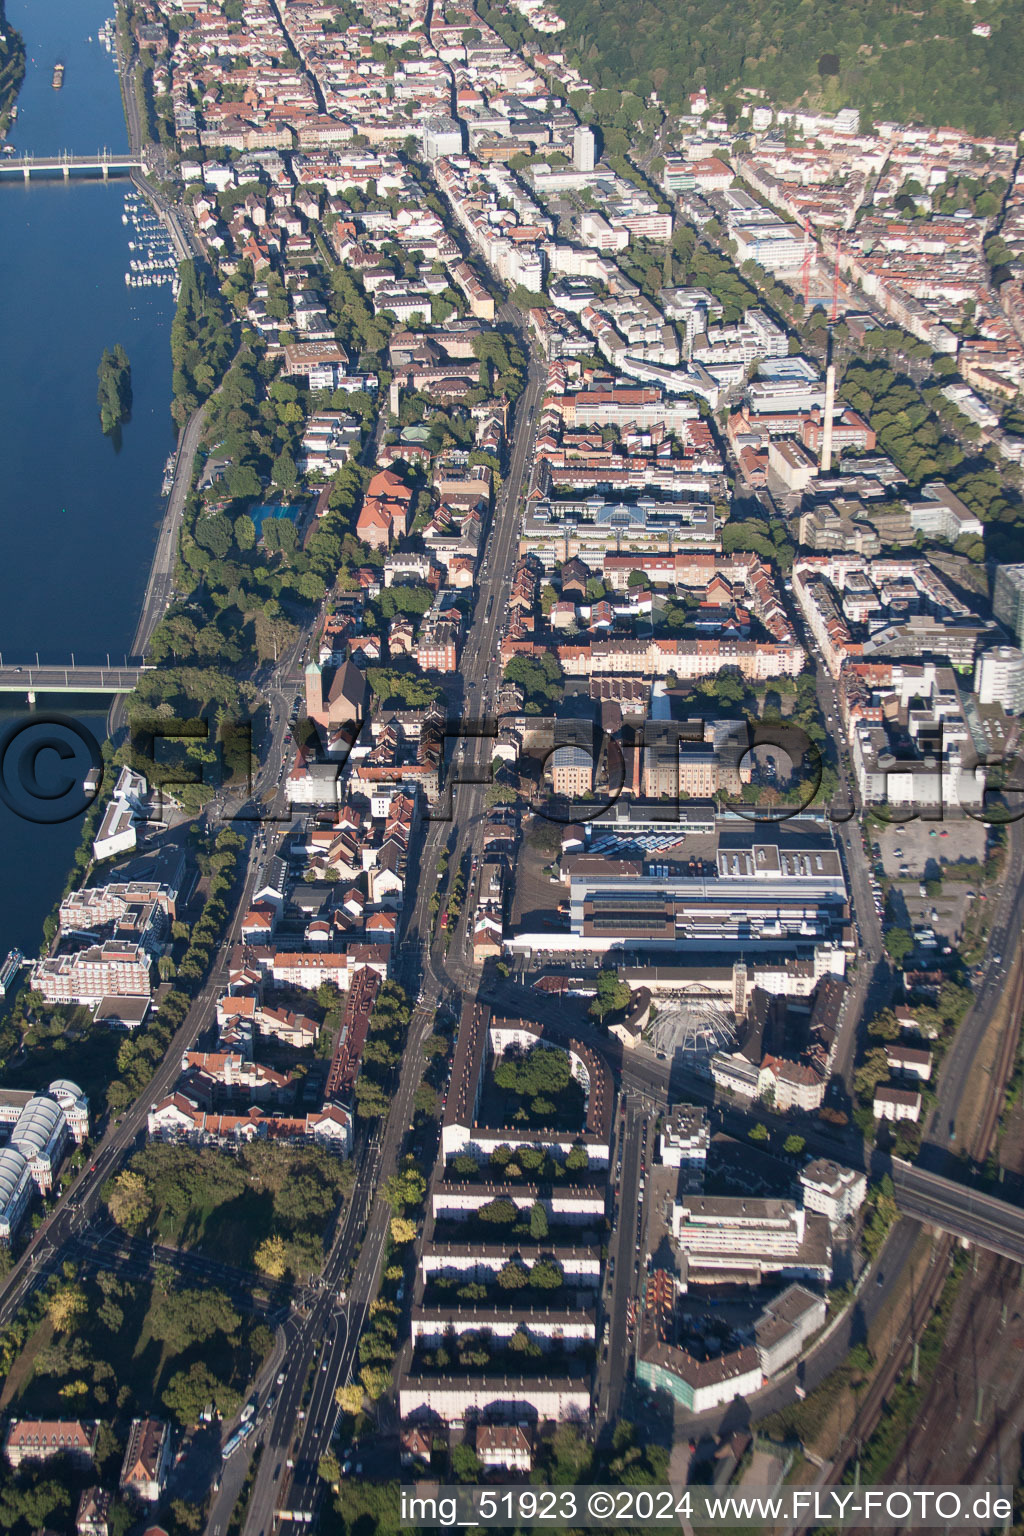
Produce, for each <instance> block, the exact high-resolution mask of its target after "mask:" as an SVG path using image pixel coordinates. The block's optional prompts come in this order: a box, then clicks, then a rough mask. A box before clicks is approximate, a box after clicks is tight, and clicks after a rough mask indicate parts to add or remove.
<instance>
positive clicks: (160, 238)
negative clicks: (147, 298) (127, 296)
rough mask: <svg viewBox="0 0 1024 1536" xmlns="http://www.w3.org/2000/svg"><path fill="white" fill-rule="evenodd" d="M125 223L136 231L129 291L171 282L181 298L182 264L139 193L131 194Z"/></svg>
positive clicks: (127, 280) (123, 218)
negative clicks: (179, 285) (179, 290)
mask: <svg viewBox="0 0 1024 1536" xmlns="http://www.w3.org/2000/svg"><path fill="white" fill-rule="evenodd" d="M121 223H122V224H127V225H128V227H129V228H130V229H131V231H132V238H131V239H130V240H129V241H128V249H129V251H131V252H132V255H131V257H130V258H129V261H128V271H127V272H126V273H125V275H124V280H125V283H126V284H127V286H128V287H129V288H154V287H159V286H160V285H161V284H162V283H169V284H170V288H171V293H172V295H173V297H174V298H177V296H178V262H177V259H176V257H175V254H174V247H173V245H172V244H171V237H170V235H169V234H168V233H167V229H166V227H165V226H164V224H163V222H162V221H161V220H160V219H159V218H158V216H157V215H156V214H155V213H154V212H153V209H152V208H151V206H150V204H149V203H148V202H147V201H146V199H145V198H144V197H142V195H141V194H140V193H138V192H134V191H133V192H127V193H126V194H125V199H124V212H123V213H122V215H121Z"/></svg>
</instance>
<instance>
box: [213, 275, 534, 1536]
mask: <svg viewBox="0 0 1024 1536" xmlns="http://www.w3.org/2000/svg"><path fill="white" fill-rule="evenodd" d="M500 314H501V319H502V321H503V322H504V323H505V324H506V325H508V326H510V327H514V328H516V329H518V327H519V326H520V325H521V319H520V317H519V315H518V313H517V312H516V311H515V310H514V309H513V308H512V306H510V305H503V306H501V311H500ZM545 378H546V369H545V367H544V366H543V364H542V363H540V362H539V361H538V360H535V359H534V360H531V363H530V367H529V372H528V377H527V381H526V387H525V389H524V392H523V395H522V396H521V397H520V399H519V401H518V402H517V403H516V406H515V414H514V419H513V428H512V434H511V441H510V447H509V455H508V464H507V466H506V477H505V480H504V482H503V484H502V488H501V490H500V492H499V494H498V497H497V501H496V505H495V510H494V515H493V517H492V519H491V525H490V529H489V532H488V537H487V541H486V543H485V546H484V550H483V555H482V563H481V568H480V580H479V582H478V590H477V599H476V606H475V610H474V616H473V623H472V626H471V628H470V630H469V633H468V635H467V639H466V645H465V648H464V651H463V654H462V658H461V662H460V668H459V675H458V679H457V680H455V682H454V686H453V695H452V696H450V698H449V703H448V707H449V712H450V715H451V717H452V718H453V720H462V719H464V720H466V721H468V722H477V721H479V720H481V719H482V718H483V717H484V716H485V714H486V708H487V703H488V694H489V693H490V692H491V690H493V688H494V686H495V685H496V683H497V682H498V680H499V678H500V673H501V661H500V652H499V646H500V637H501V631H502V626H503V621H504V617H505V612H506V609H505V604H504V602H503V601H502V599H503V596H507V593H508V589H509V586H510V583H511V578H512V570H513V567H514V564H515V559H516V554H517V545H518V535H519V502H520V493H521V490H522V488H523V483H524V479H525V477H526V473H527V469H528V467H529V465H530V463H531V462H532V448H533V441H534V437H535V434H536V417H537V411H538V408H539V405H540V401H541V398H542V393H543V386H544V381H545ZM456 690H458V692H456ZM451 745H452V746H453V747H454V746H455V742H454V741H452V743H451ZM491 756H492V754H491V750H490V741H489V739H488V738H486V737H479V738H476V739H470V740H469V741H468V742H467V749H466V754H465V757H466V767H465V770H464V771H465V772H466V773H467V777H468V778H470V779H471V780H472V782H459V780H458V776H457V774H454V773H453V775H452V777H453V779H454V780H455V783H454V789H453V797H452V804H451V819H450V820H445V819H442V817H443V814H444V813H443V812H442V815H441V816H436V817H435V818H434V819H432V820H431V821H430V822H429V824H428V825H427V828H426V835H425V837H424V839H423V844H422V848H421V851H420V858H419V867H418V872H417V879H416V881H415V887H414V888H415V893H416V894H415V899H414V901H413V904H412V906H411V908H410V909H408V910H407V914H406V918H405V936H404V940H403V944H402V946H401V949H400V954H399V963H398V966H397V970H398V974H399V979H400V980H401V981H402V982H403V984H404V985H405V986H406V988H407V990H409V991H410V992H415V991H416V988H417V984H419V988H420V996H419V998H418V1001H417V1006H416V1009H415V1011H414V1014H413V1017H412V1021H411V1023H410V1027H409V1036H408V1040H407V1043H406V1047H405V1051H404V1053H403V1059H402V1065H401V1071H400V1076H399V1082H398V1087H397V1090H396V1092H395V1096H394V1098H393V1100H392V1103H391V1107H390V1110H389V1113H388V1117H387V1120H386V1122H385V1127H384V1132H383V1136H382V1138H381V1141H380V1145H379V1147H378V1148H377V1149H376V1150H375V1151H374V1152H373V1153H372V1155H371V1157H370V1158H369V1159H368V1160H367V1161H366V1163H364V1164H363V1165H362V1166H361V1167H360V1172H359V1175H358V1181H357V1186H356V1191H354V1192H353V1196H352V1199H351V1201H350V1203H349V1207H348V1213H347V1216H346V1220H345V1223H344V1226H343V1228H342V1232H341V1235H340V1237H339V1240H338V1243H337V1246H336V1247H335V1249H333V1250H332V1252H331V1255H330V1257H329V1259H328V1262H327V1264H326V1266H325V1269H324V1276H323V1279H324V1289H323V1291H322V1294H321V1295H320V1297H319V1299H318V1301H317V1302H316V1304H315V1305H314V1306H313V1308H312V1309H311V1311H310V1314H309V1316H308V1318H307V1319H305V1320H304V1321H303V1323H302V1324H301V1326H300V1328H299V1329H298V1331H297V1335H296V1338H295V1342H294V1346H293V1347H292V1349H291V1350H290V1351H289V1366H288V1376H287V1380H286V1383H285V1385H284V1386H283V1388H282V1390H281V1392H280V1394H279V1397H278V1402H277V1404H276V1407H275V1411H274V1414H273V1417H272V1419H271V1420H270V1423H269V1425H268V1427H267V1429H266V1431H265V1432H264V1435H263V1436H262V1437H255V1436H254V1437H253V1438H254V1439H258V1438H262V1440H263V1441H264V1450H263V1454H262V1457H261V1461H260V1466H259V1470H258V1472H257V1474H256V1479H255V1482H254V1485H253V1490H252V1494H251V1497H250V1500H249V1508H248V1512H247V1516H246V1521H245V1526H244V1531H245V1533H246V1536H261V1533H263V1532H265V1531H266V1530H267V1529H269V1526H270V1523H271V1522H272V1520H273V1515H274V1511H275V1510H281V1509H288V1510H291V1511H296V1510H300V1511H306V1510H309V1509H311V1508H312V1507H313V1505H314V1503H315V1501H316V1499H317V1497H318V1494H319V1492H320V1486H321V1485H320V1483H319V1480H318V1472H317V1469H318V1466H319V1462H320V1458H321V1456H322V1455H323V1454H324V1452H325V1451H326V1450H327V1449H328V1448H329V1446H330V1443H331V1437H332V1434H333V1432H334V1428H335V1425H336V1423H337V1420H338V1416H339V1414H338V1409H337V1407H336V1404H335V1393H336V1391H337V1388H338V1387H339V1386H342V1385H344V1384H345V1383H346V1382H347V1381H348V1380H349V1379H350V1378H351V1376H352V1375H353V1373H354V1368H355V1365H356V1362H357V1354H356V1351H357V1346H358V1341H359V1335H360V1332H361V1330H362V1327H363V1323H364V1322H365V1319H366V1315H367V1312H368V1310H369V1306H370V1303H371V1302H372V1301H373V1299H374V1297H375V1296H376V1294H377V1289H378V1285H379V1280H380V1268H381V1260H382V1257H383V1253H384V1245H385V1240H386V1237H387V1233H388V1223H389V1220H390V1215H391V1212H390V1208H389V1207H388V1205H387V1202H386V1201H385V1199H384V1197H383V1195H382V1194H381V1193H380V1187H381V1185H382V1184H383V1183H384V1181H385V1180H386V1179H387V1178H388V1176H389V1175H390V1174H391V1173H392V1172H394V1170H395V1168H396V1167H397V1165H398V1161H399V1157H400V1154H401V1149H402V1145H403V1143H404V1140H405V1137H406V1135H407V1133H408V1129H409V1127H410V1125H411V1124H412V1119H413V1098H414V1095H415V1092H416V1089H417V1087H418V1086H419V1083H420V1081H421V1078H422V1073H423V1067H424V1056H423V1043H424V1041H425V1040H426V1037H427V1035H428V1034H430V1032H431V1031H432V1029H433V1025H434V1019H435V1015H436V1012H437V1008H438V1005H439V1003H440V1002H441V1000H442V998H443V997H444V996H446V995H448V994H450V993H451V992H452V991H453V989H454V990H463V989H469V990H473V989H475V976H474V975H473V974H472V973H467V970H466V968H465V966H464V965H462V964H459V963H458V962H457V961H456V962H455V963H452V961H451V960H449V961H446V960H445V957H444V955H443V948H444V943H445V939H444V936H443V935H441V936H438V938H437V939H436V940H435V942H434V943H433V944H431V942H430V928H431V922H432V914H431V910H430V899H431V897H432V895H433V894H434V891H435V889H436V878H435V872H436V869H437V864H438V860H439V858H440V856H441V854H442V852H445V851H447V852H448V854H449V867H450V868H451V870H452V871H455V870H457V869H458V868H459V867H460V864H461V862H462V861H463V860H464V859H465V858H466V857H467V855H468V854H469V852H470V850H471V848H472V847H473V846H475V839H476V837H477V836H478V835H479V825H480V823H481V821H482V812H483V810H484V798H485V794H486V787H487V781H488V779H489V768H490V762H491ZM456 952H457V946H456V945H455V944H454V943H453V957H454V955H455V953H456ZM364 1191H365V1194H364V1193H363V1192H364ZM367 1203H369V1217H368V1220H367V1222H366V1230H365V1233H364V1234H363V1235H362V1244H361V1247H360V1248H359V1254H358V1258H357V1260H356V1263H355V1267H354V1269H353V1270H352V1274H351V1279H350V1280H349V1283H348V1285H347V1287H345V1288H344V1290H345V1294H344V1297H343V1296H342V1294H341V1290H342V1286H341V1280H342V1277H343V1276H344V1275H345V1274H346V1273H347V1271H348V1268H349V1265H350V1263H351V1259H352V1255H353V1253H354V1250H355V1246H356V1242H357V1240H358V1234H359V1231H360V1229H361V1226H362V1222H363V1219H364V1218H365V1214H366V1210H365V1206H366V1204H367ZM314 1368H315V1378H314V1380H313V1381H312V1384H311V1386H310V1389H309V1397H308V1402H307V1403H306V1406H305V1407H303V1406H302V1399H303V1395H304V1393H305V1391H306V1384H307V1381H308V1380H309V1376H310V1371H311V1370H312V1369H314ZM300 1414H302V1415H303V1416H302V1417H301V1418H300V1417H299V1415H300ZM296 1431H297V1433H296ZM236 1456H237V1457H238V1459H239V1464H240V1466H241V1465H242V1464H243V1453H242V1452H238V1453H236ZM233 1460H234V1458H233ZM289 1461H291V1462H292V1464H293V1465H292V1467H291V1468H289V1466H288V1462H289ZM231 1483H232V1485H234V1484H235V1483H237V1484H238V1485H239V1486H240V1483H241V1478H240V1477H239V1476H238V1474H237V1473H236V1472H235V1470H234V1468H232V1476H231ZM228 1493H229V1488H228V1479H227V1477H225V1480H224V1483H223V1484H222V1488H221V1496H220V1497H218V1499H217V1500H216V1501H215V1503H214V1506H213V1509H212V1511H211V1514H210V1517H209V1520H208V1523H207V1533H208V1536H223V1531H224V1530H225V1528H226V1523H227V1519H228V1518H229V1516H230V1510H231V1507H232V1503H233V1501H231V1503H229V1500H228V1497H227V1495H228Z"/></svg>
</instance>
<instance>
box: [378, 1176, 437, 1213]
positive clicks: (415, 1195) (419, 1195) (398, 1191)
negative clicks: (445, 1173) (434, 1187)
mask: <svg viewBox="0 0 1024 1536" xmlns="http://www.w3.org/2000/svg"><path fill="white" fill-rule="evenodd" d="M426 1193H427V1181H426V1179H425V1178H424V1177H423V1175H422V1173H420V1171H419V1169H418V1168H402V1169H399V1171H398V1173H393V1174H392V1175H391V1177H390V1178H389V1179H388V1180H387V1181H386V1182H385V1184H384V1198H385V1200H386V1201H387V1202H388V1205H390V1207H391V1209H392V1211H394V1213H395V1214H396V1215H397V1216H400V1215H402V1214H403V1213H404V1211H405V1209H406V1207H407V1206H410V1205H412V1206H420V1205H422V1204H423V1200H424V1197H425V1196H426Z"/></svg>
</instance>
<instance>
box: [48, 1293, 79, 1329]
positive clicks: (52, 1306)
mask: <svg viewBox="0 0 1024 1536" xmlns="http://www.w3.org/2000/svg"><path fill="white" fill-rule="evenodd" d="M85 1308H86V1301H85V1292H84V1291H83V1290H82V1289H81V1287H80V1286H77V1285H65V1286H62V1287H61V1288H60V1290H57V1291H54V1293H53V1295H52V1296H51V1297H50V1299H49V1301H48V1302H47V1304H46V1311H47V1315H48V1316H49V1319H50V1323H51V1325H52V1327H53V1331H54V1333H68V1332H70V1330H71V1329H72V1328H73V1327H74V1325H75V1323H76V1322H77V1321H78V1319H79V1318H80V1317H81V1316H82V1314H83V1312H84V1311H85Z"/></svg>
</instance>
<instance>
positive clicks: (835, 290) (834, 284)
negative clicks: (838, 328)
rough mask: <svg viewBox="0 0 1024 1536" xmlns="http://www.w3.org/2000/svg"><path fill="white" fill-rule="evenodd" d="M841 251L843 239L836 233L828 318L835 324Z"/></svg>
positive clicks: (837, 311)
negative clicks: (834, 261)
mask: <svg viewBox="0 0 1024 1536" xmlns="http://www.w3.org/2000/svg"><path fill="white" fill-rule="evenodd" d="M842 253H843V241H842V236H841V235H838V234H837V235H836V264H835V268H834V270H833V272H832V313H831V315H830V316H829V320H830V322H831V324H832V325H835V323H836V320H837V319H838V318H839V258H840V256H841V255H842Z"/></svg>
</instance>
